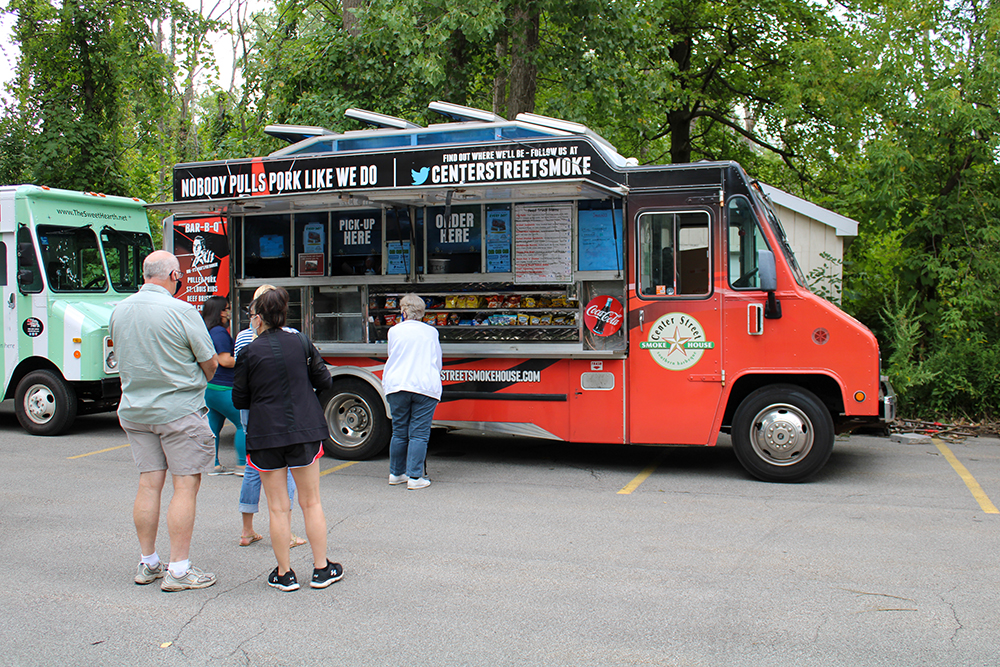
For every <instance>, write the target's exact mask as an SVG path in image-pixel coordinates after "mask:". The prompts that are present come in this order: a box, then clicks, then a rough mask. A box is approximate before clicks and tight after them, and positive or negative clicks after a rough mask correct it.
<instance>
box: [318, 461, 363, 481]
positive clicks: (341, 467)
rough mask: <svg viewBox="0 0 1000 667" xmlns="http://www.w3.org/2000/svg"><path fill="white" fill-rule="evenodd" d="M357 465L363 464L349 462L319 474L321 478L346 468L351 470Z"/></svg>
mask: <svg viewBox="0 0 1000 667" xmlns="http://www.w3.org/2000/svg"><path fill="white" fill-rule="evenodd" d="M355 463H361V461H348V462H347V463H341V464H340V465H339V466H333V467H332V468H330V469H329V470H324V471H323V472H321V473H320V474H319V476H320V477H322V476H323V475H329V474H330V473H331V472H337V471H338V470H343V469H344V468H349V467H350V466H352V465H354V464H355Z"/></svg>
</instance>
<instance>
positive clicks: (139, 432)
mask: <svg viewBox="0 0 1000 667" xmlns="http://www.w3.org/2000/svg"><path fill="white" fill-rule="evenodd" d="M207 412H208V410H207V409H206V410H205V411H202V412H194V413H191V414H189V415H187V416H185V417H181V418H180V419H175V420H174V421H172V422H167V423H166V424H136V423H135V422H130V421H128V420H125V419H122V418H121V417H119V418H118V421H119V423H121V425H122V428H123V429H125V433H126V434H127V435H128V441H129V442H130V443H132V458H133V459H134V460H135V466H136V467H137V468H138V469H139V472H141V473H142V472H154V471H157V470H169V471H170V473H171V474H173V475H197V474H199V473H202V472H205V471H206V470H207V469H208V468H210V467H211V466H212V463H213V462H214V461H215V435H214V434H213V433H212V429H211V428H210V427H209V426H208V419H207V418H206V417H205V415H206V413H207Z"/></svg>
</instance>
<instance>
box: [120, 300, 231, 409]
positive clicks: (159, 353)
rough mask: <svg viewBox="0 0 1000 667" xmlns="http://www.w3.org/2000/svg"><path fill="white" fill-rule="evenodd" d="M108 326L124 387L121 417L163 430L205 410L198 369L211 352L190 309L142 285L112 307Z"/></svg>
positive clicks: (206, 336) (202, 325)
mask: <svg viewBox="0 0 1000 667" xmlns="http://www.w3.org/2000/svg"><path fill="white" fill-rule="evenodd" d="M108 326H109V329H110V333H111V340H113V341H114V344H115V355H116V356H117V357H118V373H119V375H120V376H121V381H122V400H121V403H120V404H119V405H118V416H119V417H121V418H122V419H126V420H128V421H130V422H135V423H137V424H166V423H168V422H172V421H174V420H175V419H180V418H181V417H185V416H187V415H189V414H191V413H193V412H197V411H199V410H201V409H203V408H204V407H205V385H206V384H208V382H207V380H206V379H205V374H204V372H202V370H201V366H199V365H198V364H199V363H200V362H202V361H208V360H209V359H211V358H212V356H213V355H214V354H215V346H214V345H213V344H212V337H211V336H210V335H209V333H208V329H207V328H206V327H205V321H204V320H202V318H201V315H200V314H199V313H198V310H197V309H196V308H195V307H194V306H192V305H191V304H189V303H185V302H184V301H181V300H180V299H175V298H174V297H172V296H171V295H170V293H169V292H167V290H165V289H163V288H162V287H160V286H159V285H150V284H146V285H143V286H142V288H141V289H140V290H139V291H138V292H137V293H136V294H133V295H132V296H130V297H128V298H127V299H125V300H124V301H122V302H121V303H119V304H118V305H117V306H116V307H115V309H114V311H113V312H112V313H111V321H110V323H109V325H108Z"/></svg>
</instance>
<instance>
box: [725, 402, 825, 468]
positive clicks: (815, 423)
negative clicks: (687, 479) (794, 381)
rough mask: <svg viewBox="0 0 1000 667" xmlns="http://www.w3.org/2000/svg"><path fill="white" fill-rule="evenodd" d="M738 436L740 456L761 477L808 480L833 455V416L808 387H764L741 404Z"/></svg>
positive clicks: (735, 433)
mask: <svg viewBox="0 0 1000 667" xmlns="http://www.w3.org/2000/svg"><path fill="white" fill-rule="evenodd" d="M732 440H733V449H734V450H735V451H736V458H737V459H739V461H740V463H741V464H742V465H743V467H744V468H746V470H747V472H749V473H750V474H751V475H753V476H754V477H756V478H757V479H760V480H763V481H765V482H804V481H806V480H808V479H809V478H810V477H812V476H813V475H815V474H816V473H817V472H819V471H820V469H821V468H822V467H823V466H824V465H826V462H827V461H828V460H829V459H830V454H831V453H832V452H833V440H834V431H833V418H832V417H831V416H830V412H829V410H827V409H826V406H824V405H823V403H822V402H821V401H820V400H819V399H818V398H817V397H816V395H815V394H813V393H812V392H811V391H809V390H807V389H803V388H802V387H798V386H796V385H791V384H777V385H773V386H770V387H763V388H761V389H758V390H757V391H755V392H753V393H752V394H750V395H749V396H747V397H746V398H745V399H743V402H742V403H740V407H739V408H737V410H736V415H735V416H734V418H733V428H732Z"/></svg>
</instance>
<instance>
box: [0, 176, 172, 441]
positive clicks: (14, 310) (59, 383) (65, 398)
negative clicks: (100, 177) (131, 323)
mask: <svg viewBox="0 0 1000 667" xmlns="http://www.w3.org/2000/svg"><path fill="white" fill-rule="evenodd" d="M152 249H153V242H152V239H151V238H150V235H149V223H148V222H147V218H146V208H145V206H144V202H142V201H141V200H139V199H131V198H128V197H111V196H106V195H100V194H96V193H92V192H90V193H88V192H72V191H68V190H58V189H55V188H47V187H39V186H35V185H21V186H0V258H2V261H3V266H2V267H0V277H2V278H0V279H2V288H3V333H2V335H0V341H2V343H3V369H4V373H3V377H4V396H3V397H4V399H14V410H15V413H16V415H17V419H18V421H19V422H20V423H21V426H23V427H24V428H25V430H27V431H28V432H29V433H33V434H36V435H57V434H59V433H62V432H64V431H66V430H67V429H68V428H69V427H70V426H71V425H72V423H73V420H74V419H75V418H76V415H77V414H84V413H88V412H103V411H110V410H114V409H115V408H117V406H118V401H119V399H120V398H121V383H120V381H119V379H118V369H117V364H116V362H115V356H114V347H113V342H112V341H111V339H110V338H108V317H109V316H110V315H111V310H112V309H113V308H114V306H115V304H117V303H118V301H120V300H121V299H122V298H123V297H124V296H127V295H128V294H131V293H132V292H135V291H136V290H138V289H139V286H140V285H142V260H143V258H144V257H145V256H146V255H147V254H149V253H150V252H151V251H152Z"/></svg>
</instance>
